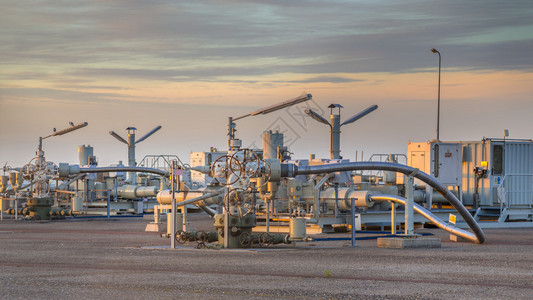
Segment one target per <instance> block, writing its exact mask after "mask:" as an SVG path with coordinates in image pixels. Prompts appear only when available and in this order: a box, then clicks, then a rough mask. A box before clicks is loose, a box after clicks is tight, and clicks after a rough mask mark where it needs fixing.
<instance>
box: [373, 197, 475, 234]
mask: <svg viewBox="0 0 533 300" xmlns="http://www.w3.org/2000/svg"><path fill="white" fill-rule="evenodd" d="M370 197H371V198H372V200H374V201H384V202H385V201H393V202H396V203H400V204H402V205H405V202H406V201H407V200H406V199H405V198H403V197H400V196H393V195H372V196H370ZM393 205H394V204H393ZM413 208H414V210H415V211H416V212H418V213H419V214H421V215H422V216H424V217H425V218H426V219H428V220H429V221H431V223H433V224H435V225H436V226H437V227H439V228H440V229H442V230H445V231H447V232H449V233H451V234H454V235H457V236H460V237H462V238H465V239H467V240H470V241H472V242H476V243H480V241H479V239H478V238H477V237H476V236H475V235H474V234H473V233H472V232H470V231H466V230H463V229H460V228H457V227H455V226H451V225H450V224H448V223H446V222H444V221H442V220H441V219H439V217H437V216H435V215H434V214H432V213H431V212H430V211H428V210H427V209H425V208H423V207H422V206H420V205H418V204H416V203H413ZM392 226H394V225H392Z"/></svg>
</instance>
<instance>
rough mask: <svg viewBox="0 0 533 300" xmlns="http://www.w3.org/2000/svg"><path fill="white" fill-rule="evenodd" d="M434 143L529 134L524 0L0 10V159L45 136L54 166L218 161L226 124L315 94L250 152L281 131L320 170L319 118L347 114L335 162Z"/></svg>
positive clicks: (269, 123)
mask: <svg viewBox="0 0 533 300" xmlns="http://www.w3.org/2000/svg"><path fill="white" fill-rule="evenodd" d="M433 47H434V48H436V49H437V50H439V52H440V53H441V55H442V69H441V94H440V96H441V115H440V139H441V140H443V141H458V140H466V141H477V140H481V139H482V138H483V137H497V138H501V137H502V136H503V131H504V129H508V130H509V133H510V138H525V139H531V138H533V99H532V95H533V2H531V1H530V0H524V1H485V0H483V1H482V0H461V1H456V0H450V1H431V0H429V1H428V0H414V1H392V0H381V1H380V0H372V1H307V0H301V1H257V0H256V1H238V0H235V1H179V0H160V1H146V0H128V1H126V0H123V1H118V0H106V1H96V0H95V1H77V0H64V1H8V0H0V141H1V142H0V163H1V164H2V165H5V164H7V165H8V166H13V167H16V166H21V165H23V164H26V163H27V162H29V161H30V160H31V159H32V158H33V157H34V156H35V151H36V150H37V146H38V141H39V137H40V136H47V135H49V134H51V133H52V132H53V129H54V128H57V130H60V129H63V128H67V127H69V126H70V125H69V122H74V123H76V124H78V123H81V122H88V123H89V125H88V126H87V127H85V128H82V129H79V130H77V131H73V132H71V133H69V134H65V135H62V136H54V137H51V138H49V139H45V140H44V141H43V149H44V151H45V156H46V158H47V159H48V160H50V161H53V162H55V163H60V162H68V163H77V162H78V153H77V151H78V146H79V145H91V146H92V147H94V154H95V155H96V156H97V159H98V161H99V165H101V166H106V165H109V164H113V163H117V162H118V161H119V160H122V161H124V162H125V161H127V146H126V145H124V144H122V143H120V142H118V141H117V140H115V139H114V138H113V137H112V136H110V135H109V134H108V132H109V131H110V130H113V131H115V132H117V133H118V134H119V135H121V136H122V137H124V138H126V137H127V133H126V130H125V129H126V128H127V127H129V126H134V127H136V128H137V136H138V137H141V136H143V135H144V134H146V133H147V132H149V131H150V130H152V129H153V128H155V127H156V126H158V125H161V126H162V129H161V130H159V131H158V132H156V133H155V134H154V135H152V136H151V137H150V138H148V139H146V140H145V141H143V142H141V143H138V144H137V148H136V152H137V161H138V162H139V161H140V160H141V159H142V158H143V157H144V155H149V154H150V155H151V154H165V155H178V156H179V157H180V158H181V160H183V161H186V162H188V161H189V155H190V152H191V151H209V149H210V147H216V148H218V149H219V150H226V149H227V122H228V121H227V120H228V117H230V116H231V117H237V116H241V115H244V114H247V113H250V112H252V111H255V110H257V109H260V108H263V107H266V106H270V105H273V104H276V103H278V102H281V101H285V100H288V99H291V98H294V97H297V96H299V95H301V94H302V93H308V94H312V95H313V100H311V101H308V102H306V103H305V104H299V105H297V106H294V107H291V108H287V109H284V110H280V111H277V112H273V113H270V114H267V115H259V116H253V117H249V118H245V119H242V120H238V121H236V125H237V137H238V138H240V139H242V140H243V146H246V147H254V146H258V147H260V145H261V133H262V132H263V131H265V130H279V131H281V132H283V133H284V134H285V141H286V144H287V145H288V146H289V149H290V150H291V152H293V153H294V155H293V158H307V157H308V156H309V154H315V155H316V156H317V157H323V158H329V127H328V126H326V125H324V124H320V123H318V122H316V121H314V120H312V119H310V118H309V117H306V116H305V115H304V114H303V111H304V110H305V109H306V108H312V109H313V110H315V111H316V112H318V113H320V114H322V115H323V116H325V117H326V118H328V117H329V114H330V111H329V109H327V106H328V105H329V104H331V103H337V104H341V105H342V106H343V107H344V108H343V109H342V110H341V122H342V120H346V119H347V118H349V117H350V116H352V115H354V114H356V113H358V112H360V111H362V110H364V109H365V108H367V107H369V106H371V105H374V104H377V105H378V106H379V108H378V110H376V111H374V112H373V113H371V114H369V115H367V116H366V117H364V118H362V119H360V120H359V121H356V122H355V123H352V124H350V125H346V126H343V127H342V128H341V130H342V133H341V155H342V156H343V157H344V158H349V159H351V160H354V159H355V156H356V153H357V154H358V159H360V156H361V152H363V158H364V159H368V158H369V156H370V155H371V154H372V153H404V154H405V153H406V148H407V143H408V141H412V142H425V141H428V140H432V139H435V138H436V119H437V96H438V93H437V90H438V89H437V88H438V55H437V54H434V53H432V52H431V51H430V49H431V48H433Z"/></svg>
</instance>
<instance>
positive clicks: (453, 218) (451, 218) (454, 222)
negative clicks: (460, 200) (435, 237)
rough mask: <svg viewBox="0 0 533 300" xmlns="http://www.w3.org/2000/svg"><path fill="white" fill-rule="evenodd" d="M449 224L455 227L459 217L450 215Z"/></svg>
mask: <svg viewBox="0 0 533 300" xmlns="http://www.w3.org/2000/svg"><path fill="white" fill-rule="evenodd" d="M448 222H449V223H451V224H453V225H455V224H456V222H457V216H456V215H454V214H450V216H449V217H448Z"/></svg>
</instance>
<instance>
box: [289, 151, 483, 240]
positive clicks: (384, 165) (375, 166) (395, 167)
mask: <svg viewBox="0 0 533 300" xmlns="http://www.w3.org/2000/svg"><path fill="white" fill-rule="evenodd" d="M287 167H289V166H287ZM290 167H291V168H293V170H292V172H293V174H294V176H296V175H308V174H318V173H331V172H342V171H358V170H381V171H393V172H399V173H403V174H406V175H412V176H413V177H415V178H417V179H420V180H422V181H423V182H425V183H427V184H429V185H430V186H431V187H433V189H435V190H436V191H438V192H439V193H440V194H441V195H442V196H444V198H446V200H448V202H449V203H450V204H451V205H452V206H453V207H454V208H455V210H457V212H458V213H459V214H460V215H461V217H463V219H464V220H465V222H466V224H467V225H468V226H469V227H470V229H471V230H472V232H473V233H474V235H475V236H476V237H477V240H476V242H477V243H479V244H481V243H483V242H484V241H485V234H484V233H483V230H481V227H479V224H478V223H477V222H476V220H474V218H473V217H472V215H471V214H470V212H469V211H468V210H467V209H466V208H465V207H464V205H463V204H462V203H461V201H459V199H457V197H455V195H454V194H453V193H452V192H450V191H449V190H448V188H447V187H446V186H445V185H443V184H442V183H440V182H439V181H438V180H437V179H436V178H435V177H433V176H430V175H428V174H426V173H424V172H422V171H420V170H418V169H415V168H413V167H409V166H406V165H402V164H396V163H388V162H370V161H369V162H350V163H338V164H327V165H318V166H296V165H293V166H290ZM287 169H290V168H287Z"/></svg>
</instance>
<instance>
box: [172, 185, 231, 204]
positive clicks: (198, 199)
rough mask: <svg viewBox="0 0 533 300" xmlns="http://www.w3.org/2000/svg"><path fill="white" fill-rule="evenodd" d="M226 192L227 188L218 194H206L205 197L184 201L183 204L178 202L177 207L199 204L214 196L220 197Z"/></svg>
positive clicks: (217, 192)
mask: <svg viewBox="0 0 533 300" xmlns="http://www.w3.org/2000/svg"><path fill="white" fill-rule="evenodd" d="M224 191H225V188H222V189H220V190H218V191H216V192H213V193H209V194H205V195H203V196H200V197H196V198H192V199H189V200H184V201H181V202H178V203H176V206H178V207H179V206H184V205H187V204H194V203H195V202H198V201H202V200H204V199H209V198H212V197H214V196H217V195H220V194H222V193H224Z"/></svg>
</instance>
